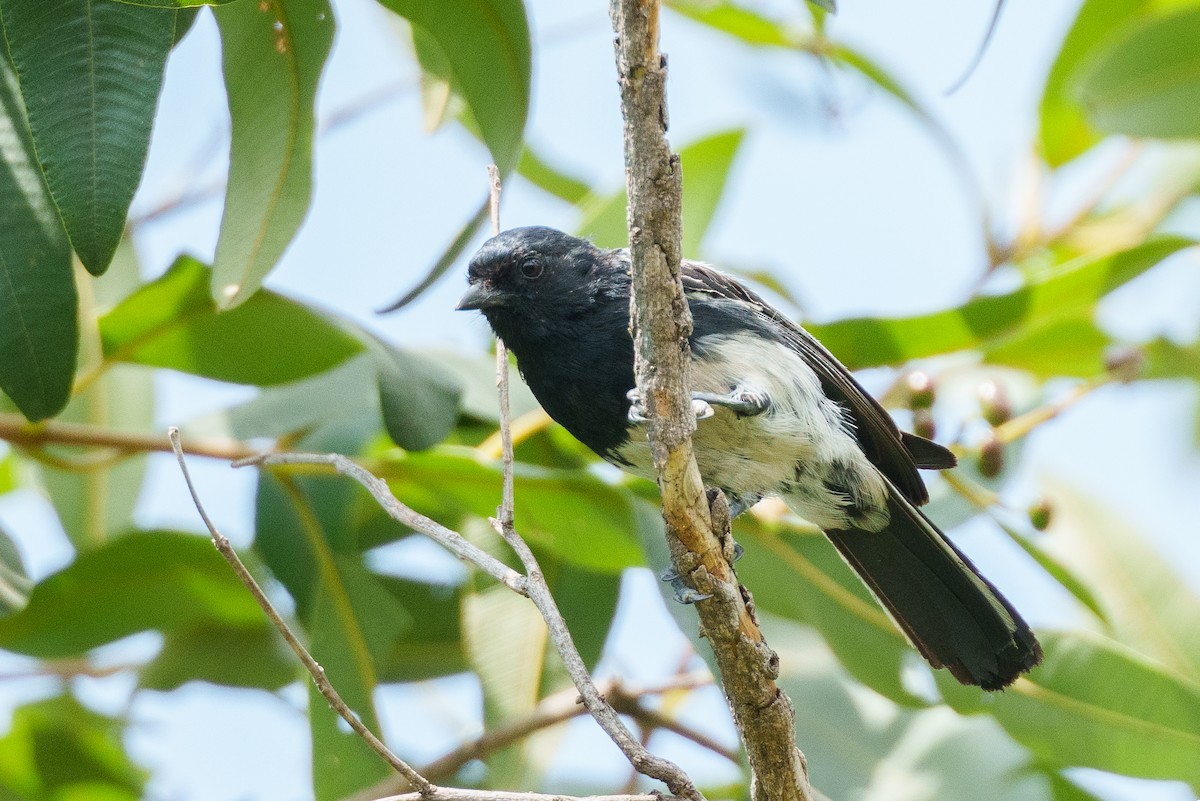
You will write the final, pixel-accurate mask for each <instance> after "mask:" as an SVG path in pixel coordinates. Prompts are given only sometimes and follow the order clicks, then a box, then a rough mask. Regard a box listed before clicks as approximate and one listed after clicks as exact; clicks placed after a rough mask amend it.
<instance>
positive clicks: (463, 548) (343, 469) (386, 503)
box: [233, 453, 529, 596]
mask: <svg viewBox="0 0 1200 801" xmlns="http://www.w3.org/2000/svg"><path fill="white" fill-rule="evenodd" d="M293 464H315V465H325V466H328V467H331V468H333V469H334V470H335V471H336V472H338V473H340V474H342V475H344V476H348V477H350V478H352V479H354V480H355V481H357V482H358V483H359V484H362V485H363V487H364V488H365V489H366V490H367V492H369V493H371V497H373V498H374V499H375V501H376V503H378V504H379V505H380V506H381V507H382V508H383V510H384V511H385V512H387V513H388V515H390V516H391V517H392V519H394V520H397V521H399V522H401V523H403V524H404V525H406V526H408V527H409V528H411V529H413V530H414V531H419V532H421V533H422V534H424V535H425V536H427V537H429V538H430V539H432V540H433V541H435V542H437V543H438V544H439V545H441V546H442V547H443V548H445V549H446V550H448V551H450V552H451V553H452V554H454V555H455V556H457V557H458V558H459V559H461V560H463V561H464V562H470V563H471V564H473V565H475V566H476V567H478V568H479V569H480V570H482V571H484V572H485V573H487V574H488V575H489V576H491V577H492V578H494V579H496V581H499V582H500V583H501V584H503V585H504V586H506V587H508V588H509V589H510V590H512V591H513V592H515V593H517V594H519V595H525V596H528V595H529V590H528V586H527V584H528V582H527V581H526V579H525V577H524V576H522V575H521V574H520V573H518V572H517V571H515V570H513V569H512V568H511V567H509V566H508V565H506V564H504V563H503V562H501V561H500V560H499V559H497V558H496V557H494V556H492V555H491V554H489V553H487V552H486V551H484V550H482V549H481V548H479V547H478V546H476V545H474V544H472V543H470V542H468V541H467V540H466V539H464V538H463V536H462V535H461V534H459V533H458V532H457V531H451V530H450V529H448V528H446V527H445V526H443V525H441V524H440V523H437V522H435V521H433V520H430V519H429V518H428V517H425V516H424V515H422V514H418V513H417V512H414V511H413V510H412V509H410V508H408V507H407V506H405V505H404V504H402V503H401V502H400V501H398V500H397V499H396V496H395V495H393V494H392V490H391V489H390V488H389V487H388V485H387V482H386V481H384V480H383V479H381V478H377V477H376V476H375V475H374V474H372V473H371V472H370V471H369V470H367V469H366V468H365V467H363V466H362V465H359V464H357V463H356V462H353V461H351V460H350V459H348V458H346V457H345V456H342V455H340V454H336V453H262V454H258V455H256V456H253V457H251V458H249V459H239V460H238V461H236V462H234V463H233V466H234V467H249V466H252V465H262V466H270V465H293Z"/></svg>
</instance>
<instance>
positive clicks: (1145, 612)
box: [1046, 486, 1200, 684]
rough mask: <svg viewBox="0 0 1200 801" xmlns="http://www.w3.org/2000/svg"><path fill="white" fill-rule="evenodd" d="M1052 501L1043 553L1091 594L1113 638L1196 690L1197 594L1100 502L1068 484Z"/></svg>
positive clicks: (1199, 664)
mask: <svg viewBox="0 0 1200 801" xmlns="http://www.w3.org/2000/svg"><path fill="white" fill-rule="evenodd" d="M1051 497H1052V498H1053V503H1054V509H1055V512H1054V520H1053V523H1052V524H1051V526H1050V529H1049V532H1048V535H1049V536H1048V537H1047V540H1048V542H1047V545H1046V549H1047V550H1048V551H1049V552H1051V553H1052V554H1054V555H1055V556H1057V557H1058V559H1059V560H1060V561H1062V562H1063V563H1065V564H1069V565H1071V569H1072V571H1073V572H1074V573H1075V574H1076V575H1078V576H1080V577H1081V578H1082V579H1083V580H1084V581H1086V582H1087V584H1088V586H1089V587H1091V588H1092V590H1093V592H1094V593H1095V595H1096V598H1097V602H1098V604H1099V605H1100V607H1101V608H1102V609H1104V610H1105V613H1106V614H1105V615H1104V617H1105V619H1107V620H1108V621H1109V622H1110V624H1111V627H1112V634H1113V636H1115V637H1116V638H1117V639H1119V640H1120V641H1121V642H1123V643H1125V644H1126V645H1128V646H1130V647H1132V648H1135V649H1137V650H1138V651H1139V652H1140V653H1142V654H1145V655H1146V656H1149V657H1152V658H1154V659H1157V660H1158V661H1159V662H1161V663H1163V664H1164V665H1167V666H1168V667H1170V668H1172V669H1173V670H1175V671H1178V672H1179V673H1180V674H1182V675H1184V676H1187V677H1188V678H1189V679H1191V680H1192V681H1194V682H1196V683H1197V684H1200V628H1198V627H1197V626H1196V621H1197V620H1200V596H1198V595H1197V594H1196V592H1194V591H1193V590H1192V589H1191V588H1190V587H1189V586H1188V585H1187V583H1186V582H1185V581H1184V579H1183V577H1182V576H1181V575H1180V574H1179V572H1178V571H1177V570H1176V569H1175V568H1174V567H1173V566H1172V565H1170V564H1168V563H1167V562H1166V561H1165V560H1163V558H1162V557H1160V556H1158V555H1157V553H1156V552H1155V550H1154V549H1153V547H1152V546H1151V545H1150V544H1149V543H1147V542H1146V540H1145V539H1144V538H1143V537H1142V536H1140V535H1139V534H1138V533H1137V531H1136V530H1135V529H1133V528H1132V527H1131V526H1130V525H1129V524H1128V523H1127V522H1125V521H1124V520H1121V519H1120V518H1119V517H1118V516H1116V515H1114V514H1113V513H1112V512H1111V510H1109V509H1107V508H1105V505H1104V504H1103V503H1101V502H1097V501H1095V500H1090V499H1087V498H1084V497H1082V496H1081V495H1080V494H1079V493H1078V492H1077V491H1075V490H1073V489H1071V488H1069V487H1066V486H1056V487H1052V488H1051Z"/></svg>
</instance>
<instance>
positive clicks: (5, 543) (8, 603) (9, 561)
mask: <svg viewBox="0 0 1200 801" xmlns="http://www.w3.org/2000/svg"><path fill="white" fill-rule="evenodd" d="M32 588H33V582H32V581H30V580H29V574H28V573H26V572H25V562H24V561H23V560H22V559H21V552H20V551H18V550H17V545H16V543H14V542H13V541H12V537H10V536H8V532H6V531H5V530H4V529H2V528H0V617H6V616H8V615H11V614H13V613H15V612H19V611H21V609H23V608H24V607H25V604H26V603H28V601H29V591H30V590H31V589H32Z"/></svg>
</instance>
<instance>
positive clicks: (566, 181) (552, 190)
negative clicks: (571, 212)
mask: <svg viewBox="0 0 1200 801" xmlns="http://www.w3.org/2000/svg"><path fill="white" fill-rule="evenodd" d="M517 173H518V174H520V176H521V177H522V178H524V179H525V180H526V181H529V182H530V183H531V184H533V185H534V186H536V187H537V188H538V189H541V190H542V191H543V192H546V193H548V194H551V195H554V197H556V198H558V199H559V200H564V201H566V202H567V203H570V204H571V205H576V204H578V203H579V201H581V200H583V199H584V198H585V197H587V196H588V194H589V193H590V192H591V191H592V188H591V187H590V186H588V185H587V183H585V182H584V181H583V180H581V179H579V178H575V177H573V176H571V175H567V174H566V173H565V172H563V171H561V170H559V169H558V168H556V167H552V166H550V164H548V163H547V162H546V161H545V160H544V159H543V158H542V157H541V156H539V155H538V154H537V153H535V152H534V150H533V149H532V148H531V147H530V146H529V145H526V146H525V147H524V148H522V149H521V158H520V160H518V161H517Z"/></svg>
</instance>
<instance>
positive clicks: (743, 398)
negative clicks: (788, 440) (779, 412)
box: [692, 384, 771, 417]
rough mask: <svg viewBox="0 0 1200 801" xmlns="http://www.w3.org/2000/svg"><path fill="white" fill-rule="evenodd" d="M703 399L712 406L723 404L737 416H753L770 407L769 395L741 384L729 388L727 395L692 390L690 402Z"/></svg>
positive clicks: (756, 388)
mask: <svg viewBox="0 0 1200 801" xmlns="http://www.w3.org/2000/svg"><path fill="white" fill-rule="evenodd" d="M696 401H703V402H704V403H709V404H712V405H713V406H724V407H725V408H726V409H729V410H730V411H732V412H733V413H734V414H736V415H737V416H738V417H754V416H756V415H760V414H762V413H763V412H765V411H767V410H768V409H770V408H771V396H770V395H768V394H767V393H766V392H765V391H764V390H761V389H759V388H758V387H753V386H749V385H747V384H741V385H739V386H736V387H734V388H733V389H732V390H730V392H729V394H728V395H718V394H717V393H715V392H693V393H692V402H693V403H694V402H696Z"/></svg>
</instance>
